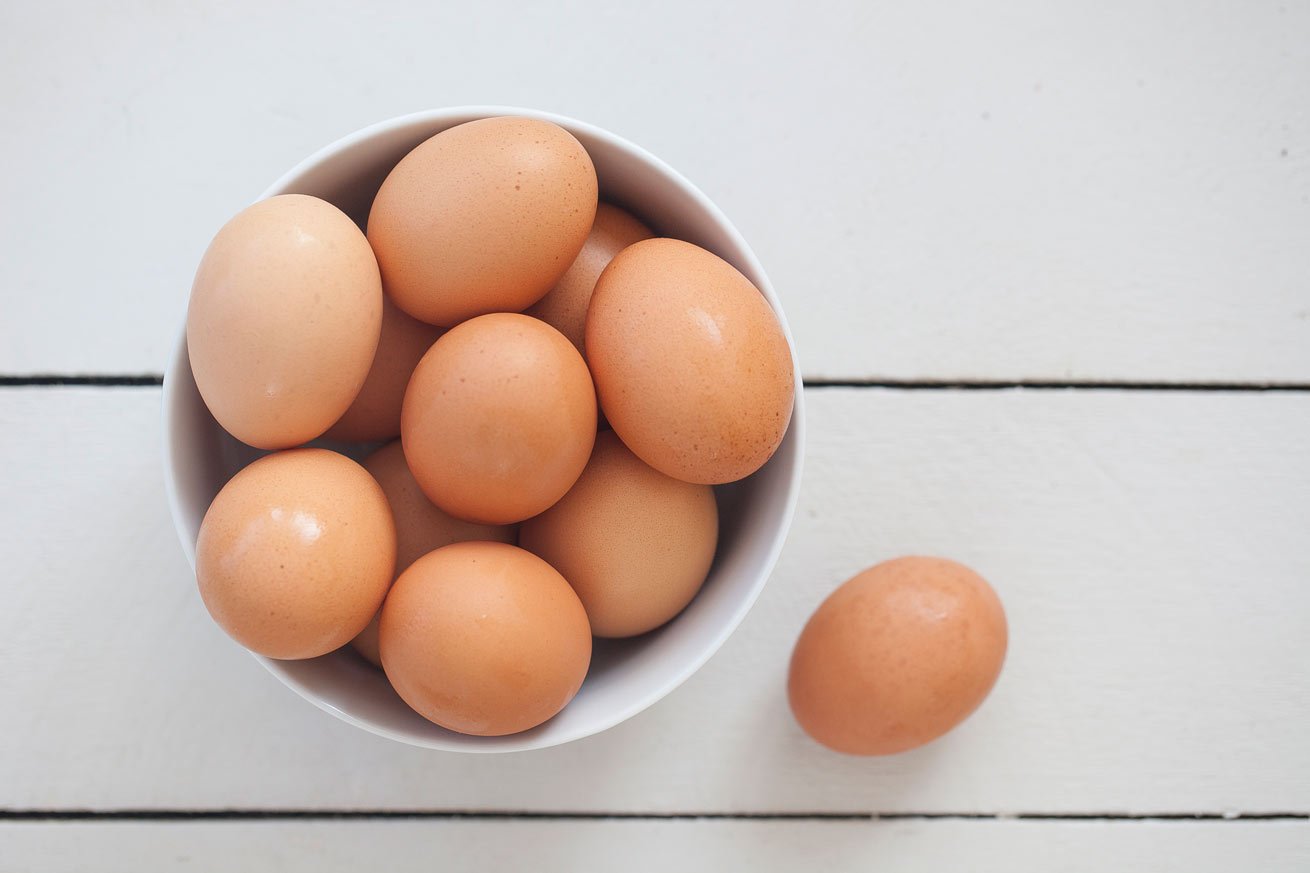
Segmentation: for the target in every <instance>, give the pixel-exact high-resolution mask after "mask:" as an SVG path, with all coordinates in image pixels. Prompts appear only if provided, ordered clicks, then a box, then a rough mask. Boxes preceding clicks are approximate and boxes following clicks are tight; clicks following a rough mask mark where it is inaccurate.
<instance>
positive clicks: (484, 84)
mask: <svg viewBox="0 0 1310 873" xmlns="http://www.w3.org/2000/svg"><path fill="white" fill-rule="evenodd" d="M1307 37H1310V4H1306V3H1304V2H1291V0H1288V2H1281V3H1280V2H1244V3H1239V2H1231V3H1181V2H1180V3H1146V4H1128V3H1091V2H1086V3H1081V2H1080V3H1067V4H1043V3H1036V2H1029V0H1021V2H1013V3H914V4H905V3H902V4H892V3H854V2H843V3H836V2H832V3H822V2H815V3H804V4H782V3H750V4H748V3H712V2H695V3H691V2H686V3H684V2H670V3H663V4H658V5H650V4H642V5H636V4H631V5H620V4H605V3H599V2H594V0H589V2H575V3H564V4H540V5H532V6H520V5H519V4H510V3H498V2H490V3H480V4H459V5H455V4H449V3H440V2H427V3H416V2H397V3H377V4H369V5H363V4H358V3H332V2H323V0H319V2H314V3H308V2H304V3H299V2H292V3H276V4H265V3H255V2H249V0H235V2H229V3H224V4H195V3H191V4H188V3H148V2H140V0H137V2H122V3H106V4H85V3H48V4H14V3H10V4H5V6H4V7H3V8H0V70H2V71H3V74H4V82H5V83H6V86H5V88H4V89H3V93H0V110H3V117H4V120H5V121H4V124H3V125H2V126H0V202H3V204H4V209H3V210H2V211H0V221H3V225H0V302H2V308H0V376H4V377H9V380H10V382H11V383H12V382H23V381H24V380H25V377H30V376H37V375H42V374H54V375H64V376H122V375H133V374H157V373H159V372H160V371H161V370H162V368H163V364H164V360H165V358H166V355H167V351H168V347H169V344H170V343H171V341H172V338H173V336H174V332H175V330H176V326H177V324H178V322H179V319H180V318H181V316H182V313H183V311H184V308H185V304H186V295H187V292H188V289H189V285H190V279H191V274H192V272H193V270H194V266H195V263H196V261H197V259H198V258H199V256H200V253H201V252H202V251H203V249H204V247H205V245H206V244H207V242H208V240H209V238H210V236H211V235H212V234H213V232H214V231H215V230H216V229H217V227H218V226H219V225H220V224H221V223H222V222H223V221H224V220H226V219H227V218H228V217H229V216H230V215H231V214H232V213H233V212H235V211H236V210H238V209H240V208H241V207H242V206H244V205H245V204H246V203H248V202H249V201H250V200H251V199H252V198H253V197H255V196H256V195H257V194H258V192H259V191H261V190H262V189H263V188H264V187H266V186H267V185H268V184H269V183H270V182H271V181H272V180H273V179H275V178H276V177H277V176H278V175H280V174H281V173H282V172H283V171H284V170H286V169H287V168H288V167H290V166H291V165H292V164H293V163H295V162H296V161H298V160H299V159H300V158H302V157H304V156H305V155H306V154H308V153H309V152H311V151H313V150H314V149H316V148H318V147H319V146H321V145H323V144H325V143H327V142H328V141H330V140H332V139H334V138H336V137H338V136H340V135H342V134H345V133H348V132H350V131H351V130H354V129H356V128H358V127H361V126H363V125H365V124H368V123H371V122H373V121H377V120H380V119H383V118H387V117H391V116H394V115H398V114H402V113H405V112H409V111H413V110H416V109H421V108H428V107H433V106H442V105H457V104H465V103H508V104H518V105H525V106H533V107H537V108H541V109H545V110H550V111H557V112H561V113H564V114H567V115H571V116H574V117H577V118H581V119H584V120H587V121H590V122H593V123H596V124H599V125H601V126H603V127H606V128H609V129H611V130H614V131H615V132H617V133H619V134H620V135H623V136H625V137H628V138H629V139H632V140H633V141H635V142H637V143H639V144H641V145H643V146H645V147H646V148H648V149H650V150H651V151H653V152H655V153H656V154H658V155H660V156H661V157H663V158H664V159H666V160H667V161H668V162H669V163H671V164H672V165H674V166H675V167H677V168H678V169H679V170H681V171H682V172H684V173H685V174H686V175H687V176H688V177H689V178H690V179H691V180H692V181H693V182H695V183H696V184H698V185H700V186H701V187H702V188H703V189H704V190H705V191H706V193H708V194H709V195H710V196H711V197H712V198H714V199H715V200H716V202H717V203H718V204H719V205H720V206H721V207H722V208H723V209H724V210H725V211H726V212H727V214H728V215H729V217H730V218H731V219H732V220H733V221H734V222H735V223H736V224H737V225H738V227H739V228H740V229H741V230H742V232H743V233H744V234H745V236H746V237H747V239H748V240H750V242H751V243H752V245H753V246H754V247H755V250H756V253H757V254H758V255H759V257H760V259H761V261H762V262H763V263H764V266H765V268H766V269H767V270H768V271H769V273H770V276H771V278H772V280H773V282H774V285H775V286H776V287H777V289H778V292H779V295H780V297H781V298H782V301H783V304H784V307H785V308H786V311H787V314H788V317H789V319H790V321H791V323H792V326H793V329H794V331H795V333H796V335H797V343H798V347H799V351H800V355H801V360H802V362H803V366H804V371H805V374H806V376H807V378H808V379H809V380H810V381H811V383H812V384H813V385H814V387H812V388H811V389H810V391H809V392H808V397H807V401H808V405H809V414H810V439H809V452H808V467H807V471H806V481H805V485H804V490H803V494H802V498H801V506H800V509H799V511H798V515H797V521H796V523H795V525H794V526H793V530H792V534H791V538H790V540H789V542H788V545H787V548H786V550H785V551H784V554H783V558H782V560H781V562H780V563H779V566H778V569H777V571H776V572H775V574H774V576H773V579H772V581H771V582H770V584H769V586H768V587H767V588H766V590H765V593H764V595H763V596H762V597H761V599H760V602H759V604H758V605H757V606H756V608H755V609H754V610H753V611H752V613H751V614H750V616H748V618H747V620H746V622H745V623H744V624H743V626H742V627H741V628H740V630H739V631H738V632H737V633H736V634H735V635H734V636H733V638H732V639H731V640H729V642H728V644H727V645H726V646H725V647H724V649H723V650H722V651H721V652H720V653H719V654H718V655H717V656H716V657H715V658H714V659H713V660H712V661H711V662H710V663H709V664H708V665H707V666H706V667H705V668H704V669H703V670H702V671H701V672H700V673H698V674H697V675H696V676H695V677H693V679H692V680H690V681H689V682H688V683H687V684H686V685H685V686H683V687H682V688H680V689H679V690H678V691H676V692H674V693H673V694H672V695H670V696H669V697H668V698H667V699H666V700H664V701H663V702H661V703H660V704H658V705H656V706H655V707H653V708H652V709H650V710H649V711H647V712H646V713H643V714H642V715H641V716H639V717H637V718H635V719H633V720H632V721H630V722H628V723H626V724H624V725H622V726H620V727H618V728H616V729H614V730H612V731H610V732H608V733H606V734H603V735H601V736H598V737H595V738H592V739H589V740H586V741H582V742H579V743H575V744H572V745H569V746H564V747H561V748H558V749H552V750H547V751H544V752H534V753H528V754H523V755H510V756H498V757H494V758H487V757H477V758H470V757H461V756H457V755H450V754H441V753H434V752H425V751H422V750H417V749H410V748H406V747H401V746H397V745H395V744H391V743H388V742H386V741H384V740H380V739H378V738H376V737H372V736H369V735H367V734H364V733H362V732H360V731H357V730H355V729H353V728H350V727H349V726H347V725H345V724H341V723H339V722H337V721H335V720H333V719H331V718H329V717H328V716H326V715H324V714H322V713H320V712H318V711H317V710H315V709H314V708H313V707H311V706H310V705H309V704H306V703H304V702H303V701H301V700H299V699H297V698H296V697H294V695H292V694H291V693H290V692H288V691H286V690H285V689H283V688H282V687H281V686H280V685H279V684H278V683H277V682H276V681H275V680H274V679H273V678H272V677H270V676H268V675H267V674H266V673H265V672H264V671H263V670H262V668H260V667H259V666H258V665H257V664H256V663H255V662H254V661H253V660H252V659H251V658H250V657H249V656H248V655H246V654H244V653H243V652H241V651H240V650H239V649H237V647H236V646H235V645H234V644H232V643H230V642H229V641H228V640H227V639H226V638H225V637H224V636H223V635H222V634H221V633H220V632H219V631H217V630H216V629H215V628H214V627H213V626H212V624H211V623H210V622H209V620H208V618H207V616H206V615H205V614H204V610H203V607H202V606H201V604H200V603H199V599H198V597H197V596H196V594H195V591H194V585H193V582H192V580H191V579H190V578H189V576H188V570H187V567H186V563H185V561H184V559H183V557H182V553H181V549H180V547H179V546H178V544H177V542H176V539H175V536H174V534H173V530H172V526H171V524H170V522H169V519H168V516H167V509H166V507H165V504H164V498H163V490H162V474H161V471H160V442H159V390H158V388H156V387H152V386H145V387H112V386H83V387H67V386H44V387H43V386H33V385H29V384H6V385H4V386H0V452H3V454H2V457H3V461H2V462H0V463H2V464H3V466H2V467H0V471H2V473H3V475H2V477H0V489H2V492H0V558H2V563H0V579H2V580H3V584H2V586H0V590H3V592H4V594H5V597H6V601H5V602H4V603H3V605H0V738H3V744H2V745H0V809H3V810H4V812H3V813H0V816H3V817H0V868H3V869H35V870H47V869H51V870H63V869H69V870H72V869H84V868H86V867H87V866H99V867H104V868H106V869H118V868H121V869H151V868H157V867H160V866H163V865H165V864H168V865H175V864H178V863H179V862H181V861H183V860H185V861H186V862H188V863H189V864H190V865H191V866H192V867H194V868H197V869H234V868H242V869H248V868H255V867H258V866H260V865H261V864H262V865H263V866H267V867H274V866H279V867H285V868H287V869H315V870H325V869H356V868H357V867H358V866H359V865H360V864H361V863H367V864H372V865H374V866H376V865H378V864H379V863H381V864H383V865H384V866H390V867H397V868H398V867H402V866H406V865H411V866H412V865H417V864H423V865H427V866H431V865H433V864H435V865H438V866H442V867H443V868H446V869H480V870H491V869H517V868H521V867H522V866H523V865H524V864H526V863H534V864H536V865H537V866H544V867H547V868H552V869H559V868H571V869H579V870H606V869H633V870H637V869H670V868H679V869H692V870H699V869H713V870H737V869H750V870H797V869H807V870H809V869H814V870H819V869H833V870H841V869H875V868H884V869H894V870H919V869H922V870H947V869H970V870H973V869H978V870H1052V869H1069V870H1101V869H1121V868H1124V867H1130V868H1137V869H1160V870H1166V869H1179V870H1231V869H1260V870H1289V871H1292V870H1305V869H1308V868H1310V821H1308V820H1307V819H1308V818H1310V739H1308V737H1310V727H1308V726H1310V657H1307V655H1308V654H1310V646H1308V645H1307V640H1310V534H1307V526H1306V519H1307V518H1308V517H1310V440H1308V438H1307V435H1308V434H1310V392H1308V391H1306V390H1305V386H1308V385H1310V39H1308V38H1307ZM834 381H836V382H844V383H851V382H853V383H879V384H882V385H884V387H824V386H825V385H827V384H828V383H831V382H834ZM942 381H946V382H956V381H963V382H968V383H992V382H1002V383H1013V382H1024V383H1046V382H1054V383H1058V384H1077V385H1082V386H1084V387H1081V388H1065V389H1040V388H1032V387H1029V388H1022V389H1015V388H1004V389H989V390H966V389H947V390H937V389H932V388H930V387H926V385H925V384H924V383H935V382H942ZM1103 383H1112V384H1114V385H1119V386H1121V387H1117V388H1116V387H1104V384H1103ZM1159 383H1169V384H1171V385H1173V386H1175V388H1174V390H1160V389H1159V388H1157V389H1153V390H1143V389H1142V388H1141V387H1140V386H1142V385H1158V384H1159ZM1213 383H1221V384H1223V385H1228V386H1231V387H1232V388H1234V389H1244V388H1248V387H1250V386H1255V385H1261V384H1265V383H1287V384H1290V385H1293V386H1297V385H1299V386H1302V387H1301V388H1300V389H1297V390H1284V391H1272V392H1260V391H1253V390H1196V389H1195V387H1193V388H1187V387H1186V386H1199V385H1212V386H1213ZM888 385H890V386H892V387H885V386H888ZM1093 385H1099V386H1101V387H1091V386H1093ZM1125 385H1126V386H1129V387H1123V386H1125ZM1134 385H1136V386H1139V387H1136V388H1134V387H1131V386H1134ZM1177 386H1183V387H1182V388H1181V389H1179V388H1178V387H1177ZM912 552H927V553H935V554H943V555H947V556H951V557H955V558H958V559H960V560H963V561H965V562H966V563H969V564H971V565H973V566H974V567H976V568H977V569H978V570H979V571H980V572H982V573H983V574H984V575H986V576H987V577H988V578H989V579H991V580H992V581H993V583H994V584H995V586H996V588H997V590H998V591H999V592H1000V594H1001V596H1002V598H1003V600H1004V601H1005V603H1006V606H1007V609H1008V612H1009V615H1010V619H1011V628H1012V645H1011V652H1010V659H1009V662H1008V664H1007V667H1006V671H1005V673H1004V675H1003V676H1002V679H1001V681H1000V683H999V684H998V686H997V688H996V691H995V693H994V694H993V696H992V697H991V698H990V699H989V701H988V702H987V703H986V704H985V706H984V707H983V708H982V709H981V710H980V711H979V712H978V713H977V714H976V715H975V716H974V717H973V718H971V719H970V720H969V721H968V722H966V723H965V724H964V725H963V726H962V727H961V728H960V729H959V730H958V731H956V732H955V733H953V734H951V735H950V736H948V737H946V738H944V739H943V740H941V741H940V742H938V743H935V744H932V745H930V746H928V747H926V748H924V749H922V750H919V751H916V752H913V753H910V754H908V755H904V756H900V757H896V758H891V759H884V760H855V759H848V758H844V757H840V756H836V755H833V754H830V753H828V752H826V751H824V750H822V749H821V748H819V747H817V746H815V745H814V744H813V743H811V742H810V741H809V740H808V739H807V738H806V737H805V736H804V735H803V734H801V733H800V731H799V730H798V729H797V727H796V726H795V724H794V722H792V721H791V718H790V715H789V713H788V712H787V708H786V701H785V697H784V694H783V678H784V675H785V665H786V660H787V657H788V654H789V650H790V646H791V644H792V642H793V641H794V639H795V635H796V633H797V632H798V631H799V629H800V627H801V625H802V624H803V622H804V620H805V617H806V616H807V615H808V613H809V611H810V610H811V609H812V608H813V607H814V606H815V605H816V604H817V603H818V602H819V601H820V600H821V599H822V598H823V596H824V595H825V594H826V593H827V592H828V591H829V590H831V588H832V587H833V586H835V585H836V584H837V583H839V582H840V581H842V580H843V579H845V578H846V577H848V576H849V575H851V574H852V573H854V572H856V571H857V570H859V569H861V568H863V567H865V566H867V565H869V564H872V563H874V562H876V561H878V560H882V559H885V558H889V557H893V556H895V555H898V554H904V553H912ZM230 810H237V811H240V812H239V813H237V814H232V813H229V812H223V811H230ZM79 811H81V812H87V811H90V812H89V813H88V814H90V813H113V814H115V815H118V816H120V817H117V818H105V817H93V818H89V819H88V818H72V817H70V816H71V815H72V814H73V813H78V814H79V815H80V814H81V813H79ZM143 811H144V812H143ZM287 811H299V812H313V811H319V812H324V813H331V812H350V813H352V814H360V813H362V814H379V815H380V816H381V817H375V818H351V819H336V818H322V817H320V818H310V819H303V818H289V817H286V816H285V815H281V816H280V817H279V815H275V816H273V817H270V818H262V819H259V820H252V819H248V818H242V817H240V816H244V815H250V814H256V813H265V812H273V813H285V812H287ZM523 811H526V812H529V813H533V814H547V817H544V818H521V817H513V816H508V815H506V813H513V812H523ZM161 812H164V813H167V812H178V813H184V814H188V815H189V814H191V813H197V814H203V815H208V816H211V817H210V818H206V819H200V820H194V821H177V820H171V819H164V818H161V817H160V816H158V815H157V814H156V813H161ZM397 812H406V813H419V814H422V816H423V817H417V818H403V819H395V818H390V817H386V816H388V815H390V814H392V813H397ZM449 812H466V813H467V812H472V813H478V814H480V817H475V818H471V819H470V818H450V817H439V816H431V815H430V814H433V813H449ZM779 813H781V814H795V815H813V814H817V813H841V814H845V815H850V816H854V817H851V818H844V819H836V820H829V819H820V818H799V819H781V820H780V819H770V818H763V819H761V818H753V819H752V818H743V817H742V816H757V815H763V814H779ZM597 814H598V815H597ZM869 814H875V815H876V814H882V815H894V816H908V817H907V818H893V819H892V820H890V821H887V820H884V821H869V820H868V819H867V818H866V817H862V816H867V815H869ZM615 815H622V816H628V815H636V816H638V818H636V819H631V818H614V817H606V816H615ZM671 815H702V816H711V817H710V818H685V817H683V818H670V817H668V816H671ZM952 815H960V816H967V818H952V817H949V816H952ZM1016 815H1017V816H1024V818H1020V819H1018V820H1013V819H1012V818H1011V817H1012V816H1016ZM123 816H125V817H123ZM579 816H582V817H579ZM942 816H947V817H942ZM1070 816H1072V817H1073V818H1072V819H1071V818H1069V817H1070ZM1160 816H1201V818H1198V819H1192V818H1187V819H1185V820H1182V821H1174V820H1170V819H1163V820H1162V819H1160V818H1158V817H1160ZM1225 816H1227V817H1228V818H1225ZM1143 817H1145V818H1143ZM1234 817H1235V818H1234ZM1271 817H1272V818H1271Z"/></svg>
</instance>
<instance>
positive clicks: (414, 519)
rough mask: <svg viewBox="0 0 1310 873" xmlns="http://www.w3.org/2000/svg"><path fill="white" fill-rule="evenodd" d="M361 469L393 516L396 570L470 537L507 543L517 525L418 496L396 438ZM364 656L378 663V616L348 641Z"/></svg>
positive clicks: (465, 540) (365, 461) (400, 571)
mask: <svg viewBox="0 0 1310 873" xmlns="http://www.w3.org/2000/svg"><path fill="white" fill-rule="evenodd" d="M364 469H365V470H368V472H369V473H370V474H372V476H373V478H374V479H376V480H377V482H378V484H379V485H381V486H382V493H383V494H385V495H386V497H387V503H388V504H389V505H390V506H391V515H392V517H393V518H394V519H395V521H396V575H397V576H399V575H400V574H401V573H403V572H404V571H405V570H406V569H407V568H408V567H409V565H410V564H412V563H414V562H415V561H416V560H418V559H419V558H421V557H422V556H424V555H426V554H427V553H428V552H430V551H432V550H434V549H439V548H441V547H442V546H448V545H450V544H451V543H462V542H468V541H471V540H482V541H487V542H497V543H513V542H514V541H515V539H516V538H517V534H518V532H517V530H516V529H515V528H513V527H511V526H506V525H489V524H473V523H472V522H467V521H463V520H461V519H458V518H455V517H454V516H451V515H448V514H446V513H445V512H442V511H441V510H440V509H438V508H437V507H436V506H434V505H433V504H432V501H431V500H428V498H427V497H426V496H424V494H423V491H422V490H421V489H420V488H419V487H418V483H417V482H415V481H414V475H413V474H412V473H410V472H409V467H408V466H407V465H406V464H405V454H404V452H403V451H402V449H401V445H400V440H394V441H392V442H389V443H387V444H386V445H385V446H383V447H382V448H380V449H378V450H377V451H375V452H373V453H372V454H371V455H369V456H368V457H367V458H365V459H364ZM350 643H351V645H352V646H354V647H355V649H356V650H357V651H358V652H359V653H360V654H361V655H363V656H364V657H365V658H366V659H368V660H369V661H371V662H373V663H374V664H376V665H377V666H379V667H381V666H382V659H381V656H380V655H379V654H378V616H377V615H375V616H374V617H373V620H372V621H370V622H369V623H368V627H366V628H364V630H362V631H360V633H359V635H358V636H357V637H355V638H354V639H353V640H351V641H350Z"/></svg>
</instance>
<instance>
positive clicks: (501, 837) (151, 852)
mask: <svg viewBox="0 0 1310 873" xmlns="http://www.w3.org/2000/svg"><path fill="white" fill-rule="evenodd" d="M93 859H94V860H93ZM419 863H421V864H422V865H423V867H424V868H431V867H432V866H434V865H435V866H436V868H438V869H441V870H447V871H457V870H476V871H479V873H495V871H500V870H506V871H508V870H526V869H543V870H570V871H576V873H588V871H596V873H602V871H604V873H612V871H614V870H623V871H626V873H643V871H660V873H663V871H667V870H686V871H724V870H752V871H759V873H769V871H780V873H781V871H787V873H792V871H796V870H806V871H815V873H820V871H839V870H857V869H859V870H884V869H885V870H897V871H904V873H916V871H925V873H940V871H948V870H969V871H977V873H986V871H991V870H994V871H998V873H999V871H1005V873H1024V871H1049V870H1060V871H1067V873H1078V871H1089V873H1092V871H1097V873H1099V871H1104V870H1111V869H1125V870H1143V869H1149V870H1152V871H1157V873H1169V871H1179V873H1206V871H1215V873H1229V871H1233V870H1250V869H1258V870H1260V871H1262V873H1284V871H1285V873H1303V871H1305V870H1306V869H1307V867H1308V866H1310V823H1307V822H1305V821H1293V822H1285V821H1283V822H1259V821H1256V822H1246V821H1241V822H1160V821H1144V822H1143V821H1133V822H1114V823H1107V822H1050V821H995V820H991V821H723V820H711V821H694V820H693V821H687V820H673V821H670V820H655V821H649V820H637V821H623V820H582V821H579V820H554V821H551V820H546V821H540V820H538V821H524V820H508V821H505V820H502V821H486V820H480V821H479V820H475V821H468V820H436V821H423V820H389V821H305V822H301V821H290V822H289V821H259V822H186V821H180V822H167V823H159V822H130V823H129V822H76V823H62V822H51V823H44V822H43V823H20V824H12V823H5V824H0V864H4V866H6V867H7V868H9V869H15V870H42V871H49V873H56V871H62V870H68V871H73V870H77V871H81V870H85V869H87V867H88V865H92V864H93V865H94V867H95V869H97V870H100V871H102V873H114V871H125V873H129V871H130V873H136V871H139V870H148V869H165V868H173V867H182V866H185V868H186V869H187V870H195V871H205V870H214V871H224V873H226V871H231V870H264V869H277V870H279V871H285V873H295V871H301V870H303V871H306V873H321V871H331V870H341V871H352V873H353V871H355V870H358V869H360V867H368V868H370V869H383V870H404V869H411V868H413V867H415V866H416V865H417V864H419Z"/></svg>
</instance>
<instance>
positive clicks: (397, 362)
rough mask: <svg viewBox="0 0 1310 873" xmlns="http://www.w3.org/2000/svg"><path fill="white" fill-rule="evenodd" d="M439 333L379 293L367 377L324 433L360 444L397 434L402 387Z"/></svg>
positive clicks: (398, 430) (326, 435)
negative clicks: (374, 340)
mask: <svg viewBox="0 0 1310 873" xmlns="http://www.w3.org/2000/svg"><path fill="white" fill-rule="evenodd" d="M442 333H443V331H442V329H441V328H439V327H434V326H433V325H430V324H427V323H425V322H422V321H419V320H418V319H417V318H410V317H409V316H408V315H406V314H405V313H403V312H401V311H400V308H399V307H397V306H396V304H394V303H392V302H391V301H390V300H389V299H388V298H387V297H386V295H383V297H382V330H381V333H380V335H379V337H378V349H377V352H376V353H375V354H374V355H373V364H372V366H371V367H370V368H369V371H368V376H367V377H366V378H365V379H364V385H363V387H362V388H360V389H359V393H358V394H357V395H356V396H355V400H354V402H352V403H351V404H350V408H349V409H347V410H346V412H345V414H344V415H342V416H341V418H339V419H337V423H336V424H334V425H332V427H330V428H328V431H327V433H325V434H324V436H325V437H327V438H328V439H332V440H342V441H345V442H360V443H367V442H373V441H375V440H386V439H391V438H392V437H395V436H399V435H400V407H401V404H402V403H403V402H404V400H405V386H406V385H408V384H409V377H410V376H412V375H413V373H414V368H415V367H416V366H418V362H419V359H420V358H422V357H423V353H424V352H426V351H427V350H428V349H430V348H432V344H433V343H434V342H436V341H437V337H439V336H441V334H442Z"/></svg>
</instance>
